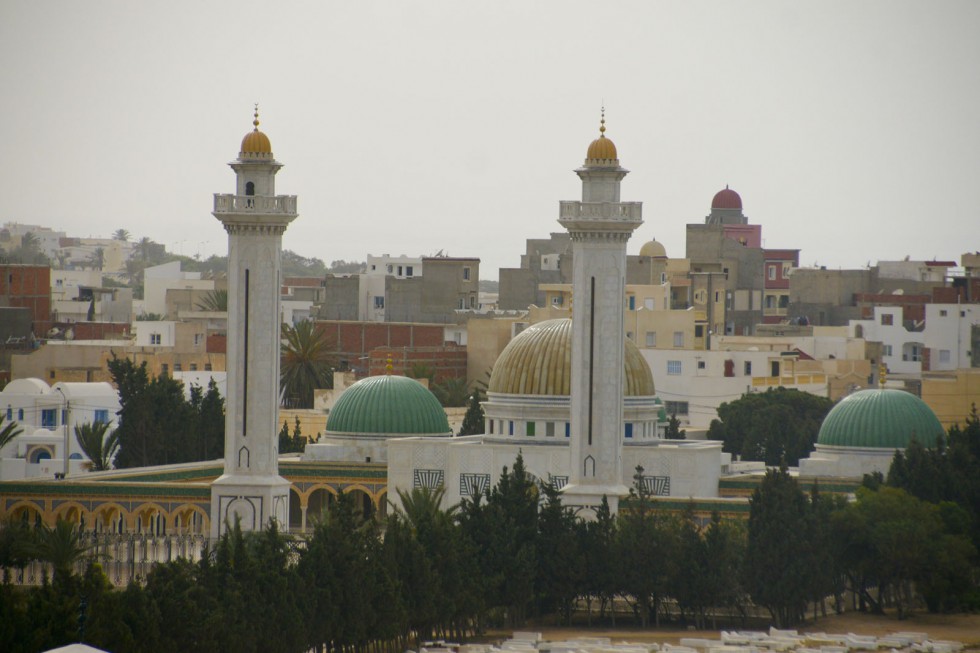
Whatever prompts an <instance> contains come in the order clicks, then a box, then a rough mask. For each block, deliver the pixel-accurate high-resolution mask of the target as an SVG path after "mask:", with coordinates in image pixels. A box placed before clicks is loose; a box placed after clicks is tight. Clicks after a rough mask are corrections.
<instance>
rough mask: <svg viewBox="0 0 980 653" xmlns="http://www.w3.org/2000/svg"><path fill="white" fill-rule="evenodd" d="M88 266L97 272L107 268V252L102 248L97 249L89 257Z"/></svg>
mask: <svg viewBox="0 0 980 653" xmlns="http://www.w3.org/2000/svg"><path fill="white" fill-rule="evenodd" d="M88 264H89V265H90V266H92V268H93V269H95V270H101V269H102V268H104V267H105V250H104V249H102V248H101V247H96V248H95V250H94V251H93V252H92V253H91V254H89V255H88Z"/></svg>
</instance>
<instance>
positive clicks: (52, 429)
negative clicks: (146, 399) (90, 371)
mask: <svg viewBox="0 0 980 653" xmlns="http://www.w3.org/2000/svg"><path fill="white" fill-rule="evenodd" d="M119 408H120V405H119V395H118V393H117V392H116V391H115V389H113V387H112V386H111V385H109V384H108V383H56V384H54V386H49V385H48V384H47V383H45V382H44V381H42V380H41V379H16V380H14V381H11V382H10V383H8V384H7V386H6V387H5V388H4V389H3V391H0V411H3V414H4V417H5V418H6V419H5V420H4V424H6V423H7V421H12V422H16V423H17V424H18V425H19V426H20V427H21V428H22V429H23V433H22V434H21V435H20V436H18V437H17V438H15V439H14V441H13V442H11V443H10V444H8V445H7V446H5V447H3V449H0V459H2V464H0V480H13V479H17V478H27V477H45V476H46V477H51V476H53V475H54V474H56V473H58V474H61V473H64V472H65V470H66V466H65V458H64V452H65V450H66V449H65V441H66V439H67V443H68V448H67V451H68V458H69V462H70V466H69V469H68V472H69V473H77V472H80V471H82V470H83V469H84V463H85V462H86V461H87V460H88V459H87V458H86V457H85V454H84V453H83V452H82V449H81V447H80V446H79V445H78V442H77V440H76V439H75V427H76V426H80V425H82V424H92V423H95V422H106V423H108V424H110V425H112V427H115V424H116V422H117V420H118V416H117V413H118V412H119Z"/></svg>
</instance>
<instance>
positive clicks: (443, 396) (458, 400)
mask: <svg viewBox="0 0 980 653" xmlns="http://www.w3.org/2000/svg"><path fill="white" fill-rule="evenodd" d="M431 387H432V394H434V395H435V396H436V399H438V400H439V403H440V404H442V405H443V406H447V407H450V406H451V407H457V406H465V405H466V400H467V399H469V397H470V391H469V383H467V381H466V379H446V380H445V381H443V382H442V383H436V384H435V385H434V386H431Z"/></svg>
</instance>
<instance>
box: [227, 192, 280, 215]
mask: <svg viewBox="0 0 980 653" xmlns="http://www.w3.org/2000/svg"><path fill="white" fill-rule="evenodd" d="M214 212H215V213H258V214H266V215H268V214H274V213H282V214H294V213H296V196H295V195H274V196H272V197H267V196H259V195H219V194H217V193H216V194H215V196H214Z"/></svg>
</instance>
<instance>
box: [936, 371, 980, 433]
mask: <svg viewBox="0 0 980 653" xmlns="http://www.w3.org/2000/svg"><path fill="white" fill-rule="evenodd" d="M922 400H923V401H924V402H926V404H927V405H928V406H929V408H931V409H932V410H933V412H934V413H936V417H938V418H939V422H940V423H941V424H942V425H943V428H944V429H948V428H949V427H951V426H952V425H953V424H959V425H960V426H964V425H965V424H966V419H967V417H969V416H970V413H971V411H972V410H973V408H974V407H975V406H976V407H978V408H980V369H977V368H968V369H962V368H961V369H958V370H954V371H950V372H924V373H923V374H922Z"/></svg>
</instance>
